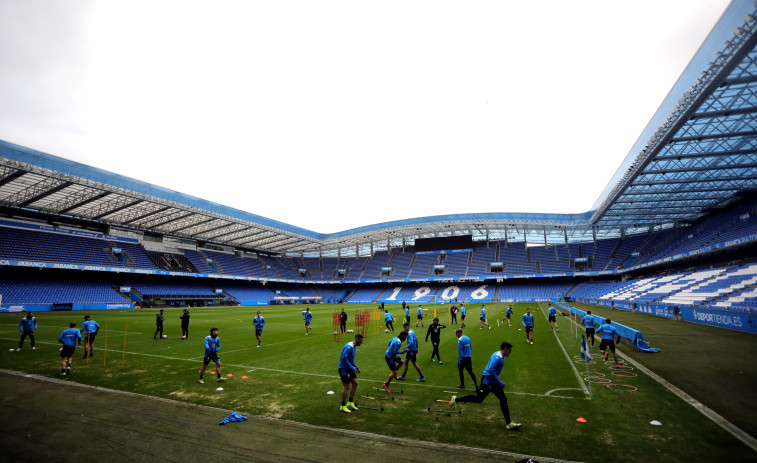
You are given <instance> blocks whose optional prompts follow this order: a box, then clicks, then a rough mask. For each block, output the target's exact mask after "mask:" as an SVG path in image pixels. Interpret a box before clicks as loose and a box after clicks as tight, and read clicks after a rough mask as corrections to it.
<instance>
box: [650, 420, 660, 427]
mask: <svg viewBox="0 0 757 463" xmlns="http://www.w3.org/2000/svg"><path fill="white" fill-rule="evenodd" d="M649 424H651V425H652V426H662V423H660V422H659V421H657V420H652V421H650V422H649Z"/></svg>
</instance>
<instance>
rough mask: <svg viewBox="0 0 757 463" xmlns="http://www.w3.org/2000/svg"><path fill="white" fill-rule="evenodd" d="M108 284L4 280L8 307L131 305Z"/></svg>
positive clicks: (1, 281)
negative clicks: (12, 305)
mask: <svg viewBox="0 0 757 463" xmlns="http://www.w3.org/2000/svg"><path fill="white" fill-rule="evenodd" d="M115 288H116V286H115V285H114V284H112V283H109V282H104V281H81V280H30V279H12V278H2V279H0V294H2V295H3V303H4V304H14V305H15V304H19V305H34V304H60V303H68V304H115V303H125V302H129V301H128V300H127V299H125V298H124V297H123V296H121V295H120V294H118V292H116V291H115Z"/></svg>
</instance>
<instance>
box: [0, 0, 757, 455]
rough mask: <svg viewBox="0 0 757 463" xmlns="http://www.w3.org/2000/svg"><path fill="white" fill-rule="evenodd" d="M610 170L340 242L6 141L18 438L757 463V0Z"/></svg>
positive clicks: (713, 39)
mask: <svg viewBox="0 0 757 463" xmlns="http://www.w3.org/2000/svg"><path fill="white" fill-rule="evenodd" d="M0 135H1V134H0ZM232 168H233V167H232ZM581 169H582V167H581V166H576V170H577V172H575V173H569V175H580V170H581ZM212 175H222V173H218V172H216V173H214V174H212ZM596 184H597V185H604V184H606V185H607V186H606V187H605V188H604V190H601V187H598V188H597V194H598V198H597V199H596V202H595V204H594V205H593V207H592V208H591V210H589V211H587V212H583V213H574V214H559V213H554V214H550V213H507V212H499V213H469V214H451V215H430V216H422V217H417V218H412V219H401V220H394V221H388V222H381V223H375V224H368V225H364V226H360V227H357V228H351V229H347V230H344V231H339V232H335V233H319V232H315V231H311V230H309V229H306V228H302V227H300V226H297V224H296V223H295V224H289V223H285V222H283V221H278V220H276V217H272V218H268V217H264V216H261V215H256V214H255V213H254V212H255V211H243V210H240V209H237V208H234V207H230V206H226V205H224V204H222V203H219V202H216V201H211V200H207V199H203V198H201V197H196V196H192V195H188V194H184V193H181V192H177V191H174V190H172V189H169V188H165V187H163V186H161V185H159V184H153V183H147V182H143V181H140V180H138V179H135V178H131V177H129V176H126V175H121V174H119V173H117V172H116V173H114V172H110V171H107V170H103V169H99V168H95V167H92V166H90V165H87V164H85V163H79V162H75V161H71V160H68V159H66V158H64V157H60V156H58V155H56V153H46V152H42V151H39V150H37V149H35V147H34V146H28V147H27V146H21V145H19V144H16V143H14V140H0V322H1V323H0V339H1V340H2V345H3V347H4V348H3V349H0V359H1V360H2V364H3V369H2V370H0V383H1V384H2V386H1V388H0V390H2V391H3V393H2V406H3V410H4V413H5V415H6V419H5V420H4V424H5V430H4V435H3V439H2V441H3V444H2V445H1V446H0V447H1V448H2V449H3V453H4V454H5V455H6V456H7V457H8V458H9V460H11V459H13V460H14V461H43V460H44V461H73V460H80V459H82V458H88V459H92V458H94V459H96V460H111V461H200V460H201V459H212V460H214V461H232V460H234V461H247V460H250V461H350V460H353V459H361V460H365V461H452V460H455V461H459V460H461V459H465V460H467V461H495V460H496V461H512V462H519V461H542V462H544V461H588V462H600V461H602V462H604V461H616V462H619V461H623V462H625V461H627V462H637V461H675V462H692V461H697V462H699V461H713V462H714V461H757V424H756V423H757V420H756V418H757V405H755V401H754V400H752V399H751V398H750V397H751V396H752V394H754V392H755V390H756V389H755V388H756V387H757V338H755V337H754V336H756V335H757V6H756V5H755V3H754V2H752V1H734V2H732V3H731V4H730V5H729V6H728V7H727V9H726V10H725V12H724V13H723V15H722V16H721V17H720V19H719V20H718V21H717V23H716V24H715V26H714V28H713V29H712V31H711V32H710V33H709V35H708V36H707V38H706V40H705V41H704V43H702V44H701V46H700V47H699V49H698V51H697V52H696V54H695V55H694V57H693V59H692V60H691V61H690V63H689V64H688V66H687V67H686V68H685V69H684V70H683V71H682V72H681V74H680V77H679V79H678V81H677V82H676V83H675V85H674V86H673V87H672V88H671V89H670V92H669V93H668V95H667V97H666V98H665V99H664V101H662V102H661V104H660V106H659V109H658V110H657V112H656V113H654V114H652V115H651V117H650V118H649V122H648V124H647V125H646V128H645V129H644V131H643V132H642V133H641V135H640V136H639V137H638V140H637V141H636V143H635V144H634V145H633V146H631V147H628V154H627V156H626V157H625V159H624V160H623V161H622V163H621V164H620V165H619V166H618V167H617V171H616V173H615V175H614V176H612V178H610V179H609V180H608V179H598V180H597V182H596ZM600 190H601V191H600ZM544 194H554V195H559V194H560V192H559V190H557V189H555V190H552V191H550V192H547V193H544ZM323 201H324V202H327V201H328V199H324V200H323ZM470 201H475V196H474V195H471V198H470ZM19 323H20V324H19ZM403 325H404V326H403ZM402 333H409V334H402ZM357 335H360V336H357ZM429 339H430V340H431V342H429ZM203 340H204V341H203ZM503 341H504V342H503ZM203 342H204V347H203ZM616 347H617V349H616ZM203 349H204V350H203ZM466 349H467V350H466ZM340 352H341V355H340ZM405 352H407V354H405ZM397 358H399V359H401V360H397ZM466 362H467V365H468V367H466ZM387 365H388V366H389V367H388V368H387ZM499 382H503V383H504V387H501V385H499V384H498V383H499ZM490 392H491V394H490ZM219 423H220V426H219Z"/></svg>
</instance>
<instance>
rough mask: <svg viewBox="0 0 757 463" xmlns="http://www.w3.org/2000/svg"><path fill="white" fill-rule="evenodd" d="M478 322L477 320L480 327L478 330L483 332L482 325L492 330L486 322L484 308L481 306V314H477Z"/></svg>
mask: <svg viewBox="0 0 757 463" xmlns="http://www.w3.org/2000/svg"><path fill="white" fill-rule="evenodd" d="M478 320H479V325H481V328H479V329H482V330H483V329H484V325H486V326H488V327H489V329H492V327H491V326H489V322H487V321H486V308H485V307H484V306H483V305H481V314H479V316H478Z"/></svg>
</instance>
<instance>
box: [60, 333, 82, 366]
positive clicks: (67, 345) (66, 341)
mask: <svg viewBox="0 0 757 463" xmlns="http://www.w3.org/2000/svg"><path fill="white" fill-rule="evenodd" d="M58 342H59V343H61V344H63V347H61V349H60V375H61V376H66V375H70V374H71V359H72V358H73V357H74V351H75V350H76V343H77V342H78V343H79V345H80V346H81V331H79V330H77V329H76V322H71V323H70V324H69V325H68V329H67V330H63V332H62V333H61V334H60V336H58Z"/></svg>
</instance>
